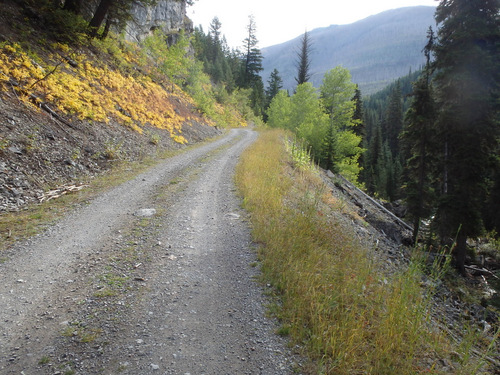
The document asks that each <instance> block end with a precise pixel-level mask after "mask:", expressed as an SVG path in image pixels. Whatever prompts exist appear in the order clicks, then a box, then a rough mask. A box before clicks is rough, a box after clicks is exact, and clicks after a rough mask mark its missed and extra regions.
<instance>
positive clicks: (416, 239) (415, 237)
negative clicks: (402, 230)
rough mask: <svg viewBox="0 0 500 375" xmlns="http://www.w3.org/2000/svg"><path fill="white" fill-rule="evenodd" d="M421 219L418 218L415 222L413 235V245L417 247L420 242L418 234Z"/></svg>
mask: <svg viewBox="0 0 500 375" xmlns="http://www.w3.org/2000/svg"><path fill="white" fill-rule="evenodd" d="M420 221H421V220H420V217H416V218H415V220H414V221H413V234H412V236H411V238H412V243H413V245H415V244H416V243H417V242H418V232H419V231H420Z"/></svg>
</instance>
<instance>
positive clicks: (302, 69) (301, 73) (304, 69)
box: [295, 31, 311, 85]
mask: <svg viewBox="0 0 500 375" xmlns="http://www.w3.org/2000/svg"><path fill="white" fill-rule="evenodd" d="M310 67H311V39H310V38H309V33H308V32H307V31H306V32H305V33H304V35H303V36H302V39H301V42H300V51H299V52H298V54H297V77H295V81H296V82H297V85H300V84H302V83H305V82H307V81H309V79H310V78H311V73H310Z"/></svg>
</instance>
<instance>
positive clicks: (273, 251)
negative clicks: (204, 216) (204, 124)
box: [236, 131, 477, 375]
mask: <svg viewBox="0 0 500 375" xmlns="http://www.w3.org/2000/svg"><path fill="white" fill-rule="evenodd" d="M284 138H285V134H284V133H282V132H279V131H265V132H262V134H261V136H260V138H259V140H258V141H257V142H256V143H255V144H254V145H252V146H251V148H249V149H248V150H247V151H246V152H245V153H244V155H243V156H242V161H241V163H240V165H239V166H238V170H237V176H236V179H237V183H238V186H239V188H240V191H241V193H242V195H243V197H244V206H245V208H246V209H248V210H249V211H250V213H251V217H252V226H253V236H254V239H255V240H256V241H257V242H259V243H261V244H262V246H261V248H260V257H261V260H262V270H263V277H264V278H265V282H266V283H270V284H271V285H272V286H273V287H274V289H275V290H276V292H277V294H278V295H279V298H280V300H281V305H280V307H279V308H277V309H274V310H276V311H275V313H276V315H277V317H278V318H279V319H280V322H281V324H282V328H281V329H280V330H279V333H280V334H289V335H290V337H291V340H292V342H293V343H300V344H301V345H303V347H304V348H305V349H306V351H307V353H308V355H309V356H310V358H311V359H312V362H313V363H315V365H314V370H313V371H312V372H314V373H321V374H350V375H352V374H385V375H389V374H397V375H403V374H419V373H426V374H428V373H433V374H438V373H445V372H444V369H442V366H438V365H437V363H438V361H439V359H438V358H442V356H446V354H445V352H448V351H449V350H450V347H449V345H448V343H447V340H445V339H443V337H442V335H439V334H436V333H432V330H430V329H429V316H428V311H429V299H428V298H425V297H424V296H423V295H424V294H423V293H422V286H421V282H420V281H421V277H420V275H421V273H420V272H421V270H420V267H419V265H418V263H415V264H413V265H410V266H409V267H408V269H406V270H402V271H401V272H400V273H396V274H392V275H385V274H383V273H382V272H381V271H379V267H378V266H377V260H375V259H374V258H373V256H371V255H370V254H373V252H372V251H370V249H366V248H363V246H362V245H360V244H359V243H358V242H357V241H356V240H355V237H356V236H355V235H354V233H353V229H352V228H350V227H349V226H348V225H346V224H342V220H339V215H340V213H339V210H341V209H344V210H345V208H342V207H341V204H338V202H335V200H334V199H333V198H332V195H331V194H330V193H329V192H328V191H326V189H325V188H324V186H323V184H322V182H321V179H320V178H319V177H318V176H317V175H315V173H314V171H307V170H303V169H301V170H299V169H297V168H295V167H294V166H293V161H292V160H291V156H289V154H288V153H287V152H286V150H285V147H284V144H285V142H284ZM353 215H354V213H353ZM476 365H477V364H476ZM467 366H468V365H466V364H464V367H463V368H462V369H461V370H459V371H457V372H456V373H467V372H464V371H466V369H465V367H467ZM438 368H441V370H439V369H438ZM469 373H470V372H469Z"/></svg>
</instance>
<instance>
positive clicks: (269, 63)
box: [262, 6, 435, 95]
mask: <svg viewBox="0 0 500 375" xmlns="http://www.w3.org/2000/svg"><path fill="white" fill-rule="evenodd" d="M434 12H435V8H434V7H426V6H418V7H407V8H400V9H393V10H389V11H386V12H382V13H380V14H377V15H374V16H370V17H368V18H365V19H363V20H361V21H358V22H355V23H352V24H349V25H332V26H329V27H326V28H320V29H314V30H312V31H310V32H309V33H308V34H309V38H310V40H311V44H312V50H311V54H310V60H311V66H310V72H311V82H312V83H313V85H314V86H316V87H319V85H320V84H321V80H322V78H323V74H324V73H325V72H326V71H327V70H329V69H332V68H334V67H335V66H337V65H342V66H343V67H345V68H347V69H349V71H350V72H351V74H352V79H353V82H354V83H357V84H358V85H359V87H360V89H361V91H362V93H363V95H369V94H371V93H374V92H376V91H378V90H379V89H381V88H383V87H385V86H386V85H388V84H389V83H391V82H392V81H394V80H395V79H397V78H399V77H401V76H404V75H406V74H408V72H409V70H410V69H413V70H416V69H418V68H419V67H421V65H422V64H423V63H424V56H423V54H422V48H423V47H424V45H425V43H426V39H425V35H426V31H427V29H428V28H429V26H433V27H434V25H435V21H434ZM301 38H302V37H297V38H295V39H293V40H290V41H288V42H285V43H283V44H279V45H276V46H271V47H267V48H263V49H262V54H263V56H264V61H263V68H264V71H263V78H264V81H267V80H268V77H269V76H270V74H271V72H272V71H273V69H277V70H278V71H279V73H280V75H281V77H282V78H283V84H284V85H283V87H284V88H285V89H288V90H293V89H294V88H295V86H296V82H295V78H294V77H296V74H297V53H298V50H299V49H300V43H301Z"/></svg>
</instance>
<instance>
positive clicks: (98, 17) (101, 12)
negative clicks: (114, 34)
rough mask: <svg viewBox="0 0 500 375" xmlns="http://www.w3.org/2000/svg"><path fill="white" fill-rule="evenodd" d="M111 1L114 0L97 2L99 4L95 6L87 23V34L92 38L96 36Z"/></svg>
mask: <svg viewBox="0 0 500 375" xmlns="http://www.w3.org/2000/svg"><path fill="white" fill-rule="evenodd" d="M113 1H114V0H101V1H100V2H99V5H98V6H97V9H96V11H95V13H94V17H92V20H90V23H89V35H90V36H91V37H92V38H95V37H96V36H97V32H98V31H99V28H100V27H101V25H102V22H103V21H104V18H105V17H106V15H107V14H108V11H109V8H110V7H111V5H112V4H113Z"/></svg>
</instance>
